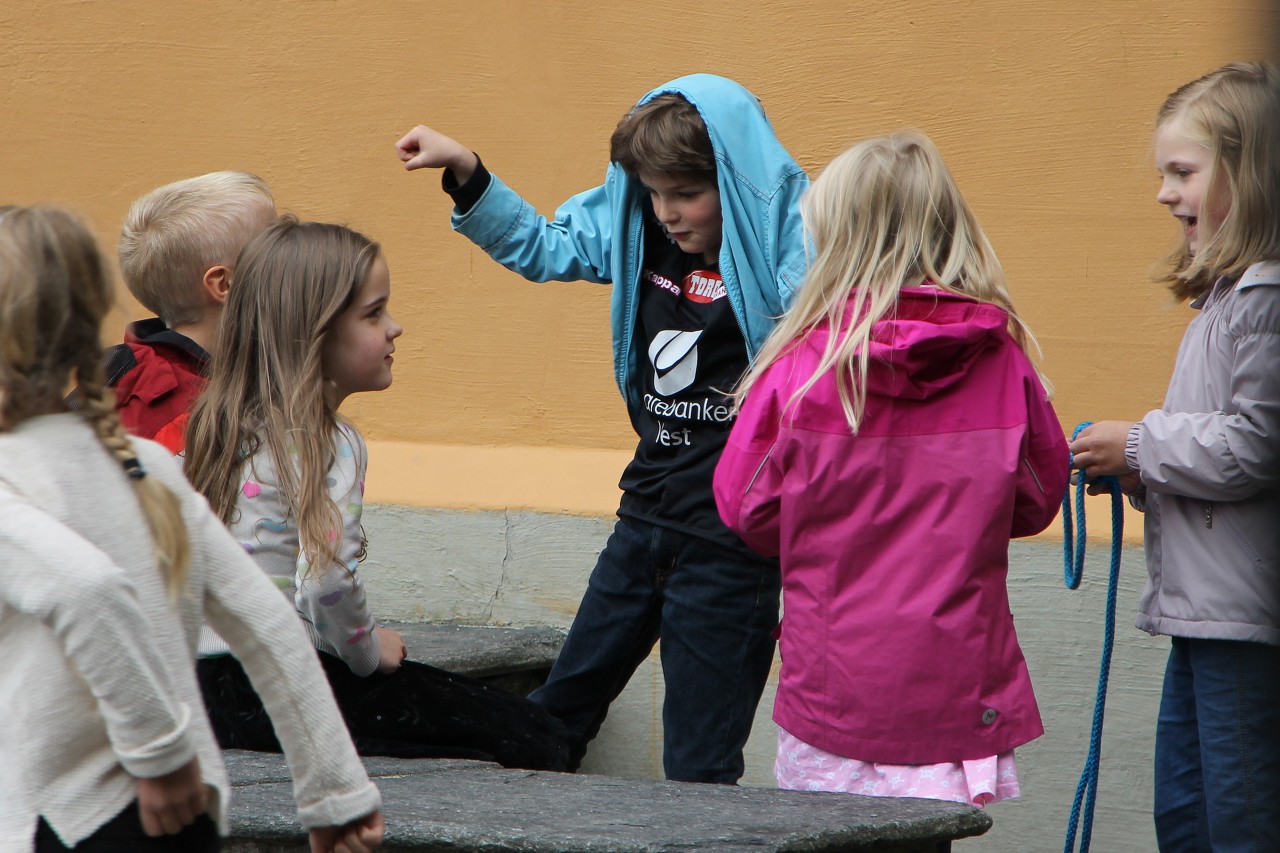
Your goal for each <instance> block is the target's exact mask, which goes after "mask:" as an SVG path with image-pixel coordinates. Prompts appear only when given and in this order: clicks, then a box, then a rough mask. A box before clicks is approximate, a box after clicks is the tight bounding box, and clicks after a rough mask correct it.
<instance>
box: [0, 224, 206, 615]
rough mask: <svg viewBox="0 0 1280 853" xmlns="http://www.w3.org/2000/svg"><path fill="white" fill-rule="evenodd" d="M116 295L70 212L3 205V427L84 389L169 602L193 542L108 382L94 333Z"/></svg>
mask: <svg viewBox="0 0 1280 853" xmlns="http://www.w3.org/2000/svg"><path fill="white" fill-rule="evenodd" d="M111 299H112V291H111V285H110V282H109V281H108V279H107V275H106V270H105V267H104V265H103V262H102V256H101V254H100V253H99V252H98V247H97V245H96V244H95V243H94V240H93V237H92V235H91V234H90V233H89V231H88V230H87V229H86V228H85V227H84V226H83V225H81V224H80V222H79V221H77V220H76V218H75V217H74V216H72V215H71V214H69V213H67V212H66V211H62V210H57V209H54V208H42V207H5V208H0V429H2V430H12V429H14V428H15V427H17V426H19V425H20V424H22V423H23V422H24V421H26V420H28V419H30V418H32V417H35V416H36V415H42V414H47V413H49V412H53V411H57V410H59V409H62V408H65V407H64V404H63V397H64V394H65V393H66V389H67V387H68V386H69V385H70V384H71V383H72V382H73V381H74V382H76V383H78V384H79V388H80V394H81V408H80V410H79V411H80V413H81V415H82V416H83V417H84V418H85V420H87V421H88V422H89V424H90V425H92V427H93V429H94V433H95V434H96V435H97V437H98V440H99V441H100V442H102V446H103V447H105V448H106V449H107V451H108V452H109V453H110V454H111V455H112V456H114V457H115V458H116V459H117V460H118V461H119V462H120V464H121V471H120V476H122V477H125V476H128V478H129V479H130V480H132V482H133V485H134V488H135V490H136V494H137V496H138V503H139V505H140V506H141V508H142V513H143V515H144V516H145V518H146V520H147V526H148V528H149V529H150V532H151V538H152V541H153V542H154V544H155V557H156V564H157V566H158V567H159V569H160V572H161V574H162V575H163V576H164V578H165V585H166V587H167V588H168V590H169V594H170V596H171V597H172V598H175V599H176V598H177V597H178V595H179V594H180V593H181V591H182V590H183V589H184V588H185V586H186V580H187V572H188V568H189V564H190V559H191V553H190V544H189V541H188V539H187V529H186V525H185V524H184V523H183V520H182V510H181V507H180V506H179V504H178V499H177V498H176V497H175V496H174V494H173V493H172V492H170V491H169V490H168V489H167V488H166V487H165V486H164V484H162V483H161V482H160V481H159V480H157V479H156V478H155V477H152V476H147V474H146V472H145V470H144V469H143V468H142V467H141V465H140V464H139V462H138V458H137V454H136V453H135V451H134V448H133V443H132V442H131V441H130V439H129V437H128V436H127V435H126V434H125V431H124V428H123V427H122V426H121V425H120V418H119V416H118V415H117V414H116V406H115V396H114V395H113V394H112V393H111V392H110V391H109V390H108V389H107V388H106V386H105V385H104V382H103V376H102V366H101V361H102V343H101V340H100V339H99V337H98V329H99V327H100V326H101V324H102V320H103V318H104V317H105V316H106V314H107V311H108V310H109V309H110V307H111Z"/></svg>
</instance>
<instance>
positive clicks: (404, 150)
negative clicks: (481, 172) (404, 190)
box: [396, 124, 479, 184]
mask: <svg viewBox="0 0 1280 853" xmlns="http://www.w3.org/2000/svg"><path fill="white" fill-rule="evenodd" d="M396 151H397V152H399V154H400V160H401V161H402V162H403V163H404V167H405V168H406V169H408V170H409V171H413V170H414V169H449V170H450V171H452V172H453V176H454V178H455V179H457V181H458V183H459V184H465V183H466V182H467V179H468V178H470V177H471V173H472V172H474V171H475V170H476V163H478V162H479V158H477V157H476V155H475V154H474V153H473V152H472V151H471V149H470V148H468V147H467V146H465V145H463V144H462V143H460V142H458V141H457V140H456V139H450V138H449V137H447V136H445V135H444V134H443V133H440V132H439V131H435V130H432V129H431V128H429V127H427V126H425V125H421V124H420V125H418V126H417V127H415V128H414V129H413V130H411V131H409V132H408V133H406V134H405V135H404V137H403V138H401V140H400V141H399V142H397V143H396Z"/></svg>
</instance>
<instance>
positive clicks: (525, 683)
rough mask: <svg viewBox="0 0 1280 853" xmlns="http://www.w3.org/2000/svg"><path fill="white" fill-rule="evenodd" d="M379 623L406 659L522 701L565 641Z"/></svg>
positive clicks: (544, 632) (541, 633)
mask: <svg viewBox="0 0 1280 853" xmlns="http://www.w3.org/2000/svg"><path fill="white" fill-rule="evenodd" d="M380 624H382V625H383V626H385V627H387V628H390V629H392V630H393V631H399V632H400V634H401V635H402V636H403V637H404V642H405V645H406V646H408V648H409V659H410V660H416V661H420V662H422V663H429V664H431V665H432V666H436V667H439V668H440V669H447V670H449V671H450V672H456V673H459V674H461V675H469V676H471V677H472V678H478V679H480V680H481V681H485V682H488V683H490V684H494V685H496V686H498V687H501V688H503V689H505V690H509V691H511V692H512V693H517V694H519V695H521V696H524V695H526V694H528V693H529V692H530V691H532V690H533V689H534V688H535V687H537V686H538V685H540V684H542V683H543V682H544V681H546V679H547V673H549V672H550V671H551V665H552V664H553V663H555V660H556V655H558V654H559V653H560V647H561V646H562V645H564V636H565V635H564V631H562V630H560V629H559V628H549V627H545V628H492V627H488V626H473V625H438V624H434V623H427V622H382V623H380Z"/></svg>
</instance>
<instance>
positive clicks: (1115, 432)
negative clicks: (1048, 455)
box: [1069, 421, 1133, 479]
mask: <svg viewBox="0 0 1280 853" xmlns="http://www.w3.org/2000/svg"><path fill="white" fill-rule="evenodd" d="M1132 428H1133V422H1132V421H1098V422H1097V423H1095V424H1090V425H1089V426H1087V427H1085V428H1084V429H1082V430H1081V431H1080V434H1079V435H1078V436H1076V439H1075V441H1073V442H1071V444H1070V445H1069V448H1070V450H1071V455H1072V461H1073V462H1074V464H1075V466H1076V467H1077V468H1079V469H1080V471H1081V472H1082V473H1083V474H1084V475H1085V477H1086V478H1087V479H1092V478H1094V477H1105V476H1107V475H1108V474H1127V473H1130V468H1129V462H1128V460H1126V459H1125V458H1124V447H1125V442H1126V441H1127V440H1128V438H1129V430H1130V429H1132Z"/></svg>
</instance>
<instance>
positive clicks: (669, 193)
mask: <svg viewBox="0 0 1280 853" xmlns="http://www.w3.org/2000/svg"><path fill="white" fill-rule="evenodd" d="M638 177H639V178H640V183H641V184H643V185H644V187H645V189H646V190H647V191H648V193H649V200H650V201H651V202H653V214H654V216H656V217H657V218H658V222H660V223H662V227H663V228H665V229H666V232H667V234H669V235H670V236H671V239H673V240H675V241H676V243H677V245H679V246H680V249H681V250H682V251H685V252H689V253H690V254H695V255H702V259H703V260H704V261H706V262H707V263H709V264H714V263H716V262H717V261H718V260H719V257H720V235H721V231H722V229H723V227H724V219H723V217H722V216H721V215H720V190H719V189H718V188H717V187H716V185H715V184H713V183H712V182H710V181H708V180H706V179H705V178H700V177H696V176H694V175H681V174H669V173H664V172H649V171H642V172H640V174H639V176H638Z"/></svg>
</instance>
